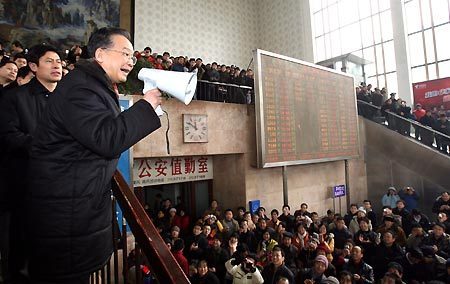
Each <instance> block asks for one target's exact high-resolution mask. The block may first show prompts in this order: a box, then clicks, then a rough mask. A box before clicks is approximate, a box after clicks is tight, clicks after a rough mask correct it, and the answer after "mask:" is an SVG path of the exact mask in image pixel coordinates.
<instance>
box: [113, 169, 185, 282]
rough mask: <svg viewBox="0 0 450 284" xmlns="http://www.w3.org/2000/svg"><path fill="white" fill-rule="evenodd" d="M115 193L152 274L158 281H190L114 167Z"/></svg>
mask: <svg viewBox="0 0 450 284" xmlns="http://www.w3.org/2000/svg"><path fill="white" fill-rule="evenodd" d="M112 190H113V193H114V196H115V197H116V199H117V201H118V202H119V205H120V207H121V208H122V211H123V215H124V216H125V218H126V220H127V222H128V225H129V226H130V228H131V232H132V233H133V235H134V237H135V239H136V240H137V242H138V243H139V246H140V248H141V249H142V251H143V252H144V254H145V255H146V256H147V259H148V261H149V263H150V268H151V271H152V274H153V275H154V276H155V277H156V279H158V281H159V282H160V283H168V284H171V283H174V284H175V283H177V284H183V283H186V284H188V283H190V281H189V279H188V278H187V276H186V274H184V272H183V270H182V269H181V267H180V266H179V265H178V262H177V261H176V260H175V258H174V257H173V255H172V253H171V252H170V250H169V249H168V247H167V245H166V244H165V243H164V241H163V239H162V238H161V236H160V234H159V233H158V230H157V229H156V228H155V226H154V225H153V223H152V221H151V220H150V218H149V217H148V215H147V213H146V212H145V210H144V208H143V207H142V205H141V203H140V202H139V200H138V199H137V197H136V196H135V195H134V193H133V190H132V189H131V188H130V187H129V185H128V184H127V183H126V182H125V179H124V178H123V176H122V174H121V173H120V172H119V171H117V170H116V172H115V173H114V177H113V182H112Z"/></svg>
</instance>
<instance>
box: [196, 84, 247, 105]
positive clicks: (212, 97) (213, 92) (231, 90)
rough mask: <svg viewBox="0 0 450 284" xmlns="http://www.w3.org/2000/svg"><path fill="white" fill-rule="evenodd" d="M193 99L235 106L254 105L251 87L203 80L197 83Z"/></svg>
mask: <svg viewBox="0 0 450 284" xmlns="http://www.w3.org/2000/svg"><path fill="white" fill-rule="evenodd" d="M194 98H195V99H197V100H202V101H212V102H224V103H235V104H253V103H254V93H253V88H252V87H249V86H241V85H234V84H224V83H219V82H210V81H203V80H199V81H198V82H197V91H196V93H195V97H194Z"/></svg>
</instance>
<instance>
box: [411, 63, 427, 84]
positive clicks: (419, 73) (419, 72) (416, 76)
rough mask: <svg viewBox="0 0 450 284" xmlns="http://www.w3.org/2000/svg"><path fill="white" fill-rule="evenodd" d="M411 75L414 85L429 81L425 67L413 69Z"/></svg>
mask: <svg viewBox="0 0 450 284" xmlns="http://www.w3.org/2000/svg"><path fill="white" fill-rule="evenodd" d="M411 75H412V81H413V83H416V82H423V81H426V80H427V73H426V70H425V66H421V67H415V68H412V69H411Z"/></svg>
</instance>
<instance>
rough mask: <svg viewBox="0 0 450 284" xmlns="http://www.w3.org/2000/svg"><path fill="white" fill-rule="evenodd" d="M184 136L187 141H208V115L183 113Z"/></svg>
mask: <svg viewBox="0 0 450 284" xmlns="http://www.w3.org/2000/svg"><path fill="white" fill-rule="evenodd" d="M183 137H184V142H185V143H195V142H208V116H207V115H206V114H183Z"/></svg>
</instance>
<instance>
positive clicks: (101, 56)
mask: <svg viewBox="0 0 450 284" xmlns="http://www.w3.org/2000/svg"><path fill="white" fill-rule="evenodd" d="M88 51H89V54H90V55H91V56H92V59H89V60H87V61H84V62H83V61H81V62H80V64H78V65H77V67H76V68H75V69H74V70H73V71H71V72H70V73H69V74H68V75H67V76H66V77H64V79H63V80H62V81H61V82H60V84H58V87H57V88H56V90H55V95H54V97H53V99H52V100H50V102H49V103H48V105H47V108H46V109H45V111H44V113H43V114H42V119H41V120H40V122H39V123H38V126H37V129H36V131H35V136H34V143H33V146H32V150H31V161H30V169H29V194H28V196H27V209H28V212H27V229H28V237H29V242H28V243H29V246H30V247H29V256H30V258H29V274H30V278H31V282H32V283H88V280H89V274H90V273H91V272H93V271H96V270H98V269H100V268H101V267H103V266H104V265H105V263H106V262H107V261H108V259H109V257H110V255H111V253H112V238H111V232H112V231H111V178H112V176H113V174H114V171H115V169H116V166H117V161H118V158H119V155H120V154H121V153H122V152H123V151H125V150H126V149H128V148H129V147H131V146H132V145H133V144H135V143H136V142H138V141H139V140H141V139H142V138H144V137H145V136H147V135H148V134H150V133H151V132H153V131H155V130H156V129H158V128H159V127H160V126H161V123H160V120H159V118H158V116H157V115H156V113H155V111H154V109H155V108H156V107H157V106H158V105H159V104H160V103H161V94H160V92H159V91H158V90H157V89H154V90H150V91H148V92H146V93H145V94H144V96H143V99H141V100H139V101H138V102H136V103H135V104H134V105H133V106H132V107H130V108H129V109H128V110H126V111H124V112H122V113H121V112H120V107H119V102H118V97H117V92H116V90H117V88H116V86H115V85H116V84H118V83H122V82H125V81H126V79H127V76H128V74H129V73H130V72H131V70H132V69H133V65H134V64H135V63H136V59H135V58H134V57H133V45H132V44H131V42H130V35H129V33H128V32H127V31H125V30H123V29H118V28H102V29H100V30H98V31H97V32H95V33H94V34H92V36H91V38H90V39H89V43H88Z"/></svg>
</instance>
